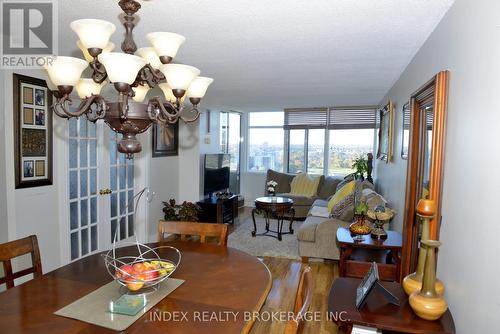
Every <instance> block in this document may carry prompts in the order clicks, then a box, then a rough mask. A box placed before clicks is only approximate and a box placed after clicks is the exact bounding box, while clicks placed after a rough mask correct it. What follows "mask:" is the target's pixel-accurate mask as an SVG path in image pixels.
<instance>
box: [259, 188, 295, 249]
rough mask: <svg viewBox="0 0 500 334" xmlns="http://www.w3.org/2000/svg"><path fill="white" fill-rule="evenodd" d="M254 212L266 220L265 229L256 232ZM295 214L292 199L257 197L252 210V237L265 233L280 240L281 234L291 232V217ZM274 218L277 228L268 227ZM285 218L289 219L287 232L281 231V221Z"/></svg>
mask: <svg viewBox="0 0 500 334" xmlns="http://www.w3.org/2000/svg"><path fill="white" fill-rule="evenodd" d="M255 214H259V215H262V216H264V219H265V221H266V231H265V232H261V233H257V224H256V223H255ZM294 216H295V210H294V208H293V200H292V199H291V198H288V197H276V196H274V197H271V196H267V197H259V198H257V199H256V200H255V208H254V209H253V210H252V219H253V231H252V237H255V236H257V235H267V236H270V237H273V238H277V239H278V240H279V241H281V235H283V234H293V229H292V224H293V218H294ZM272 219H274V220H276V222H277V224H278V226H277V227H278V228H277V230H271V229H270V226H269V225H270V222H271V220H272ZM285 220H289V221H290V225H289V227H288V232H283V222H284V221H285Z"/></svg>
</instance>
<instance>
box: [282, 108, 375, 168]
mask: <svg viewBox="0 0 500 334" xmlns="http://www.w3.org/2000/svg"><path fill="white" fill-rule="evenodd" d="M284 116H285V117H284V129H285V131H286V134H287V136H286V138H288V140H287V143H286V148H287V152H288V155H287V157H288V159H287V161H286V167H287V168H286V169H287V170H288V172H289V173H300V172H306V173H308V174H316V175H321V174H327V175H335V176H345V175H347V174H350V173H352V172H354V170H353V169H352V164H353V162H354V160H355V159H357V158H359V157H362V156H364V157H366V154H367V153H370V152H373V139H374V128H375V109H374V108H366V109H365V108H308V109H285V114H284Z"/></svg>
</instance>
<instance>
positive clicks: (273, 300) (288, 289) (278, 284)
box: [250, 257, 338, 334]
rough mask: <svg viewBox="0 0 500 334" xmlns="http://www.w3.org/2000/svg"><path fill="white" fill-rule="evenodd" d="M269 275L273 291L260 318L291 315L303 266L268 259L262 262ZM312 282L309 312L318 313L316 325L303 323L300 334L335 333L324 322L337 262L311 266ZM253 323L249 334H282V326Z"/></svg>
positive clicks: (281, 323) (328, 324)
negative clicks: (277, 313) (283, 313)
mask: <svg viewBox="0 0 500 334" xmlns="http://www.w3.org/2000/svg"><path fill="white" fill-rule="evenodd" d="M262 260H263V262H264V263H265V264H266V265H267V267H268V268H269V270H270V271H271V274H272V277H273V287H272V289H271V291H270V292H269V295H268V297H267V300H266V303H265V304H264V306H263V307H262V310H261V314H264V313H267V312H280V311H285V312H287V311H290V312H291V311H292V310H293V304H294V302H295V294H296V292H297V286H298V284H299V278H300V270H301V267H302V263H301V262H299V261H294V260H288V259H280V258H270V257H266V258H263V259H262ZM309 266H310V267H311V269H312V275H313V279H314V285H315V286H314V295H313V299H312V302H311V307H310V311H311V312H319V313H318V315H319V321H312V320H311V321H306V322H305V326H304V331H303V333H308V334H309V333H310V334H323V333H325V334H326V333H337V326H335V325H334V324H333V322H331V321H329V320H328V319H327V312H328V304H327V298H328V292H329V291H330V286H331V284H332V282H333V280H334V279H335V278H336V277H338V264H337V262H334V261H332V262H326V263H320V262H310V263H309ZM264 320H267V319H264V316H263V319H261V321H259V320H258V319H257V320H256V321H255V323H254V325H253V328H252V330H251V332H250V333H251V334H261V333H262V334H264V333H265V334H268V333H273V334H274V333H283V331H284V328H285V322H280V321H271V320H268V321H264Z"/></svg>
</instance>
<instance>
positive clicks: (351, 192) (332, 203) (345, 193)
mask: <svg viewBox="0 0 500 334" xmlns="http://www.w3.org/2000/svg"><path fill="white" fill-rule="evenodd" d="M355 191H356V181H350V182H348V183H346V184H344V186H343V187H342V188H340V189H339V190H337V192H336V193H335V194H334V195H333V196H332V198H331V199H330V200H329V201H328V211H330V212H332V211H333V210H334V209H335V208H336V207H337V206H338V205H339V204H340V203H341V202H343V201H344V200H345V199H346V198H347V197H349V196H351V197H352V202H353V203H354V196H355Z"/></svg>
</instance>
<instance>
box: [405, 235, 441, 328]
mask: <svg viewBox="0 0 500 334" xmlns="http://www.w3.org/2000/svg"><path fill="white" fill-rule="evenodd" d="M440 245H441V243H440V242H439V241H435V240H425V241H422V245H421V247H424V248H427V252H426V259H425V269H424V276H423V284H422V290H420V291H415V292H413V293H412V294H411V295H410V298H409V302H410V306H411V308H412V309H413V311H414V312H415V314H417V315H418V316H419V317H420V318H422V319H425V320H431V321H432V320H437V319H439V318H441V316H442V315H443V314H444V312H446V310H447V309H448V304H447V303H446V300H444V298H443V296H442V295H440V294H438V293H437V292H436V253H435V250H436V248H438V247H439V246H440Z"/></svg>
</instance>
